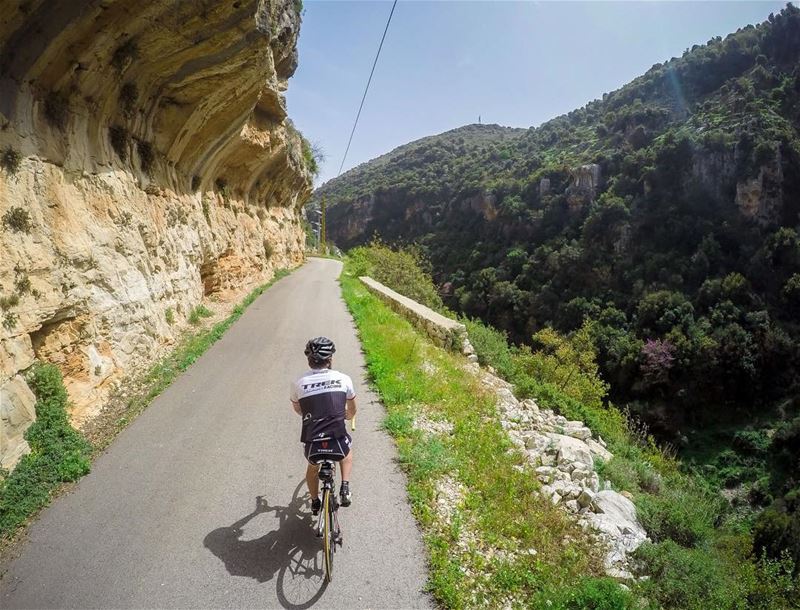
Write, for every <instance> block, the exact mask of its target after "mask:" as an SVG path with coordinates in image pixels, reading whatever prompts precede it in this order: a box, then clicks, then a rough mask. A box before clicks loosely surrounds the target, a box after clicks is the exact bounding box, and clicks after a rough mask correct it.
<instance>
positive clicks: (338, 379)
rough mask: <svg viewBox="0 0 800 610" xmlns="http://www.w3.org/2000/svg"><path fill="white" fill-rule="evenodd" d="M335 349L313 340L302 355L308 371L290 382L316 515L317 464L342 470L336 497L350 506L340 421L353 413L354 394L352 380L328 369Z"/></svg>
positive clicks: (348, 456) (346, 442)
mask: <svg viewBox="0 0 800 610" xmlns="http://www.w3.org/2000/svg"><path fill="white" fill-rule="evenodd" d="M335 351H336V347H335V346H334V344H333V341H331V340H330V339H328V338H327V337H317V338H315V339H311V340H310V341H309V342H308V343H306V349H305V355H306V357H307V358H308V366H309V367H311V369H310V370H309V371H306V372H305V373H303V375H302V376H301V377H300V378H299V379H298V380H297V381H295V382H294V383H292V386H291V390H290V396H289V397H290V399H291V401H292V407H293V408H294V410H295V412H296V413H297V414H298V415H300V416H302V418H303V428H302V431H301V433H300V441H301V442H302V443H303V444H304V447H305V456H306V459H307V460H308V467H307V468H306V483H307V484H308V493H309V495H310V496H311V512H312V513H313V514H314V515H316V514H318V513H319V509H320V507H321V504H322V503H321V501H320V499H319V477H318V476H317V472H318V471H319V465H318V464H319V462H321V461H322V460H333V461H338V462H339V465H340V467H341V469H342V485H341V487H340V489H339V496H340V499H341V504H342V506H350V503H351V502H352V493H351V492H350V471H351V470H352V468H353V453H352V451H351V448H350V444H351V442H352V439H351V438H350V435H349V434H348V433H347V428H346V427H345V423H344V420H346V419H352V418H353V416H354V415H355V414H356V400H355V398H356V392H355V389H354V388H353V380H352V379H350V377H348V376H347V375H345V374H344V373H340V372H339V371H335V370H333V369H332V368H331V360H332V358H333V354H334V352H335Z"/></svg>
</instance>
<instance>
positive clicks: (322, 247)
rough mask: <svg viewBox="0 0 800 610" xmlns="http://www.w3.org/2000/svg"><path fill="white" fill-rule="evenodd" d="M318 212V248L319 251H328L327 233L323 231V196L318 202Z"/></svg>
mask: <svg viewBox="0 0 800 610" xmlns="http://www.w3.org/2000/svg"><path fill="white" fill-rule="evenodd" d="M319 209H320V212H322V215H321V217H320V220H319V249H320V251H321V252H323V253H325V254H327V253H328V244H327V243H326V242H327V235H326V232H325V196H324V195H323V196H322V201H321V202H320V204H319Z"/></svg>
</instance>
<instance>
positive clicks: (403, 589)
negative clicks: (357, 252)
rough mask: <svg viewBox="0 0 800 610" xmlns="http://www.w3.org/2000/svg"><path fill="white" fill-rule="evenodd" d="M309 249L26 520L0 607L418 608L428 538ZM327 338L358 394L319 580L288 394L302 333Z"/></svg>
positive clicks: (342, 312) (348, 326)
mask: <svg viewBox="0 0 800 610" xmlns="http://www.w3.org/2000/svg"><path fill="white" fill-rule="evenodd" d="M340 268H341V265H340V263H338V262H335V261H331V260H323V259H311V260H310V261H309V262H308V264H306V265H305V266H304V267H303V268H301V269H299V270H298V271H296V272H295V273H293V274H292V275H290V276H289V277H287V278H284V279H282V280H280V281H279V282H277V283H276V284H275V285H274V286H273V287H272V288H270V289H269V290H268V291H267V292H265V293H264V294H263V295H262V296H261V297H260V298H259V299H258V300H257V301H256V302H255V303H253V304H252V305H251V306H250V308H249V309H248V310H247V311H246V312H245V314H244V315H243V316H242V318H241V319H240V320H239V321H238V322H237V323H236V324H235V325H234V326H233V327H232V328H231V329H230V330H229V331H228V333H227V334H226V335H225V336H224V337H223V338H222V339H221V340H220V341H219V342H218V343H216V344H215V345H214V346H213V347H212V348H211V349H210V350H209V351H208V352H206V354H205V355H204V356H203V357H202V358H201V359H199V360H198V361H197V362H196V363H195V364H194V365H193V366H192V367H191V369H189V370H188V371H187V372H186V373H185V374H183V375H182V376H181V377H180V378H179V379H178V380H177V381H176V382H175V383H174V384H173V385H172V386H171V387H170V388H169V389H168V390H167V391H166V392H164V394H162V395H161V396H160V397H159V398H158V399H156V400H155V401H154V403H153V404H152V405H151V406H150V407H149V408H148V409H147V411H145V413H144V414H142V415H141V416H140V417H139V418H138V419H137V420H136V421H135V422H134V423H133V424H132V425H131V426H129V427H128V428H127V429H126V430H125V431H124V432H123V433H122V434H121V435H120V436H119V437H118V438H117V439H116V441H115V442H114V444H113V445H112V446H111V448H110V449H109V450H108V451H107V452H106V453H105V454H104V455H102V456H101V457H100V458H99V459H98V460H97V461H96V462H95V464H94V467H93V470H92V473H91V474H90V475H89V476H87V477H86V478H84V479H83V480H82V481H81V482H80V483H79V484H78V485H77V487H76V488H75V490H74V491H73V492H72V493H70V494H68V495H66V496H64V497H61V498H59V499H58V500H57V501H55V502H54V503H53V505H52V506H50V507H49V508H48V509H46V510H45V511H44V512H43V513H42V515H41V517H40V518H39V520H38V521H37V522H36V523H35V524H34V525H33V526H32V527H31V528H30V535H29V541H28V542H27V543H26V544H25V547H24V549H23V552H22V554H21V556H20V557H19V558H18V559H16V560H15V561H14V562H13V563H12V564H11V565H10V567H9V570H8V572H7V573H6V574H5V575H4V577H3V579H2V581H0V607H2V608H50V607H59V608H110V607H114V608H145V607H146V608H190V607H191V608H197V607H220V608H221V607H230V608H234V607H235V608H255V607H267V608H280V607H284V608H298V609H299V608H310V607H312V606H314V607H319V608H420V607H429V606H430V602H429V600H428V598H427V596H426V595H425V594H424V593H422V591H421V590H422V588H423V587H424V583H425V565H424V551H423V546H422V542H421V539H420V535H419V532H418V531H417V529H416V526H415V524H414V521H413V518H412V516H411V513H410V509H409V507H408V503H407V501H406V494H405V487H404V480H403V477H402V475H401V473H399V472H398V469H397V466H396V465H395V464H394V463H393V456H394V447H393V445H392V442H391V440H390V439H389V438H388V437H387V436H386V434H385V433H383V432H382V431H380V429H379V424H380V421H381V419H382V416H383V407H382V406H381V405H380V404H379V403H378V401H377V398H376V397H375V396H374V395H373V394H372V393H370V392H369V390H368V388H367V386H366V383H365V380H364V378H363V365H364V362H363V358H362V355H361V351H360V346H359V343H358V339H357V338H356V334H355V329H354V327H353V323H352V320H351V318H350V315H349V314H348V312H347V310H346V308H345V305H344V302H343V301H342V299H341V296H340V291H339V285H338V283H337V281H336V277H337V276H338V274H339V270H340ZM321 334H324V335H327V336H329V337H331V338H332V339H334V341H335V342H336V347H337V352H336V356H335V358H334V366H335V367H336V368H339V369H341V370H344V371H345V372H349V373H350V374H351V376H352V377H353V380H354V381H355V383H356V386H357V388H356V389H357V391H358V401H359V409H360V410H359V417H358V428H357V430H356V432H355V433H354V447H355V449H354V451H355V454H354V457H355V468H354V472H353V477H352V485H353V494H354V502H353V505H352V506H351V507H350V508H347V509H341V513H342V514H341V519H342V527H343V529H344V548H343V550H342V551H341V552H339V553H337V555H336V562H335V566H334V567H335V570H336V573H335V575H334V581H333V583H331V584H330V585H329V586H327V587H325V586H324V579H323V575H322V556H321V553H320V551H319V547H320V544H319V541H318V540H317V539H315V538H314V536H313V534H312V531H311V527H312V526H311V518H310V512H309V509H308V502H307V496H306V492H305V488H304V485H303V471H304V468H305V464H304V461H303V457H302V453H301V445H300V443H299V434H300V420H299V418H298V417H297V415H295V414H294V412H293V411H292V410H291V407H290V405H289V402H288V398H287V394H288V388H289V382H290V380H291V378H293V377H294V376H296V375H297V374H299V373H301V372H302V371H303V370H305V368H307V367H306V364H305V359H304V356H303V351H302V350H303V347H304V345H305V341H306V340H307V339H308V338H309V337H312V336H316V335H321Z"/></svg>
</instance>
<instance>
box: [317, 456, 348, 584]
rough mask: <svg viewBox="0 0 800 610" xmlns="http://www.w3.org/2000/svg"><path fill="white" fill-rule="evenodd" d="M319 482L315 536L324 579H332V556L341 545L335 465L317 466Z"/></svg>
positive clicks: (321, 464) (324, 461) (323, 463)
mask: <svg viewBox="0 0 800 610" xmlns="http://www.w3.org/2000/svg"><path fill="white" fill-rule="evenodd" d="M318 477H319V480H320V481H321V482H322V507H321V510H320V513H319V520H318V521H317V528H316V534H317V537H318V538H322V550H323V559H324V563H325V578H326V580H327V581H328V582H331V580H332V579H333V555H334V554H335V553H336V547H337V546H341V545H342V530H341V529H340V528H339V515H338V512H339V501H338V500H337V498H336V493H335V492H334V490H335V489H336V485H335V481H336V463H335V462H333V461H331V460H323V461H322V462H320V464H319V474H318Z"/></svg>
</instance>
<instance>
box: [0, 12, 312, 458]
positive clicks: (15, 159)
mask: <svg viewBox="0 0 800 610" xmlns="http://www.w3.org/2000/svg"><path fill="white" fill-rule="evenodd" d="M298 28H299V16H298V14H297V7H296V5H295V3H294V2H292V1H291V0H289V1H284V0H250V1H245V0H242V1H237V2H225V3H221V2H215V1H211V0H197V1H196V2H194V1H193V2H187V1H184V0H140V1H139V2H131V1H130V0H86V1H82V2H48V1H45V0H27V1H17V2H14V1H10V2H9V1H8V0H6V1H5V2H3V13H2V16H0V166H2V169H1V170H0V217H2V225H1V226H0V308H2V310H1V311H0V323H1V324H0V464H1V465H2V467H3V468H9V467H12V466H13V465H14V463H15V462H16V460H17V459H18V458H19V456H20V455H21V454H22V453H23V452H24V451H25V450H26V447H25V443H24V440H23V439H22V434H23V433H24V430H25V429H26V428H27V426H28V425H29V424H30V421H31V418H32V416H33V408H32V400H33V397H32V395H31V393H30V391H29V389H28V387H27V385H26V383H25V381H24V378H23V376H22V373H23V372H24V371H25V369H27V368H28V367H29V366H31V364H32V363H33V362H34V359H35V358H40V359H42V360H48V361H51V362H54V363H56V364H57V365H58V366H59V367H60V368H61V370H62V372H63V373H64V376H65V382H66V384H67V389H68V391H69V394H70V397H71V399H72V401H73V404H74V411H73V421H74V422H75V423H77V424H81V423H82V422H83V421H85V420H86V419H87V418H90V417H91V416H92V415H93V414H94V413H96V411H97V410H98V409H99V406H100V405H101V403H102V400H103V398H104V397H105V396H106V395H107V393H108V391H109V388H110V387H111V386H112V385H113V383H114V382H115V380H117V379H119V378H120V377H121V376H123V375H124V374H125V372H126V371H127V370H128V369H129V368H130V367H131V366H132V365H134V364H135V363H137V362H140V361H143V360H144V361H146V360H147V359H148V358H151V357H152V354H153V353H154V352H155V351H156V350H157V348H158V347H160V346H162V345H164V344H165V343H169V342H171V341H172V340H174V338H175V336H176V335H177V334H178V332H179V331H180V329H181V328H182V327H184V326H185V321H186V319H187V317H188V316H189V314H190V312H191V310H192V309H193V308H194V307H195V306H196V305H197V304H198V303H200V302H201V300H202V299H203V298H204V297H209V296H212V295H214V296H216V297H218V298H221V299H223V300H224V299H225V298H226V296H227V295H228V291H229V289H232V288H236V289H241V288H243V287H247V286H248V285H251V284H255V283H260V282H263V281H265V280H267V279H268V278H270V277H271V276H272V274H273V272H274V270H275V269H276V268H280V267H287V266H292V265H295V264H297V263H299V262H301V260H302V258H303V244H304V235H303V231H302V228H301V220H300V216H301V208H302V205H303V203H304V202H305V200H306V199H307V198H308V196H309V194H310V191H311V177H310V175H309V173H308V171H307V169H306V166H305V163H304V161H303V152H302V141H301V139H300V136H299V134H298V133H297V132H296V131H295V130H294V129H293V127H292V126H291V123H290V122H289V120H288V119H287V115H286V108H285V103H284V99H283V95H282V92H283V91H284V90H285V88H286V81H287V79H288V78H289V77H290V76H291V75H292V73H293V72H294V69H295V66H296V63H297V53H296V49H295V43H296V39H297V35H298Z"/></svg>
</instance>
